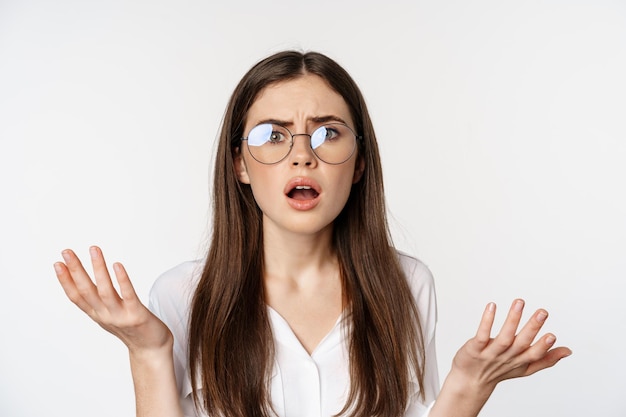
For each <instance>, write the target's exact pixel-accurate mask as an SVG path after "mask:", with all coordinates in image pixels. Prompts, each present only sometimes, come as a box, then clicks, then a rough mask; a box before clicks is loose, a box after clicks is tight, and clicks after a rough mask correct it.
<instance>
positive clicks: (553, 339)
mask: <svg viewBox="0 0 626 417" xmlns="http://www.w3.org/2000/svg"><path fill="white" fill-rule="evenodd" d="M554 342H556V337H554V336H552V335H550V336H548V337H546V344H547V345H552V344H554Z"/></svg>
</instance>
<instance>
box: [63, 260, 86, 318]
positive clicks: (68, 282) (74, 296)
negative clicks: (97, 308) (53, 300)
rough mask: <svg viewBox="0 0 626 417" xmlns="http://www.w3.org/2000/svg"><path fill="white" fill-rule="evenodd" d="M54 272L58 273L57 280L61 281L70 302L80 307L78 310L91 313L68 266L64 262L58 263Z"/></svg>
mask: <svg viewBox="0 0 626 417" xmlns="http://www.w3.org/2000/svg"><path fill="white" fill-rule="evenodd" d="M54 272H55V273H56V276H57V279H58V280H59V283H60V284H61V287H62V288H63V292H65V295H66V296H67V298H69V299H70V301H72V302H73V303H74V304H76V306H78V308H80V309H81V310H83V311H84V312H85V313H90V312H91V311H92V308H91V306H90V305H89V304H88V303H87V302H86V301H85V299H84V298H83V297H82V296H81V295H80V293H79V291H78V288H76V284H75V283H74V280H73V279H72V276H71V275H70V272H69V271H68V270H67V266H65V264H64V263H62V262H56V263H55V264H54Z"/></svg>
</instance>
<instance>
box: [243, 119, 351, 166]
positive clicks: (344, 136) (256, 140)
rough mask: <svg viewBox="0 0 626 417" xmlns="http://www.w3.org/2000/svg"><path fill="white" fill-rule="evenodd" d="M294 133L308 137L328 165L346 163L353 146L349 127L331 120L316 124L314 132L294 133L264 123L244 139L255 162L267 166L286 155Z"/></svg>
mask: <svg viewBox="0 0 626 417" xmlns="http://www.w3.org/2000/svg"><path fill="white" fill-rule="evenodd" d="M296 136H308V137H309V138H310V139H311V144H310V145H311V149H312V150H313V153H314V154H315V156H317V157H318V158H319V159H320V160H321V161H324V162H326V163H327V164H331V165H339V164H343V163H344V162H346V161H347V160H348V159H350V157H351V156H352V154H353V153H354V150H355V149H356V143H357V139H361V137H360V136H357V135H356V134H355V133H354V131H353V130H352V129H350V128H349V127H348V126H346V125H345V124H343V123H330V124H327V125H323V126H320V127H318V128H317V129H315V130H314V131H313V133H311V134H310V135H309V134H306V133H296V134H295V135H294V134H293V133H291V132H290V131H289V129H287V128H286V127H284V126H281V125H277V124H272V123H263V124H260V125H258V126H255V127H254V128H252V130H251V131H250V133H248V137H247V138H241V140H245V141H247V142H248V149H249V150H250V154H251V155H252V157H253V158H254V159H256V160H257V161H258V162H260V163H262V164H266V165H270V164H276V163H278V162H280V161H282V160H283V159H285V158H286V157H287V155H289V152H291V148H292V147H293V140H294V138H295V137H296Z"/></svg>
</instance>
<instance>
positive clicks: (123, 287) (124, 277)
mask: <svg viewBox="0 0 626 417" xmlns="http://www.w3.org/2000/svg"><path fill="white" fill-rule="evenodd" d="M113 271H114V272H115V278H116V279H117V283H118V284H119V286H120V292H121V293H122V299H123V300H124V302H125V303H135V302H140V301H139V298H138V297H137V293H136V292H135V288H134V287H133V284H132V282H130V278H129V277H128V273H127V272H126V268H124V265H122V264H121V263H118V262H116V263H114V264H113Z"/></svg>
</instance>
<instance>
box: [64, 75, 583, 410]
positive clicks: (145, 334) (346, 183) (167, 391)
mask: <svg viewBox="0 0 626 417" xmlns="http://www.w3.org/2000/svg"><path fill="white" fill-rule="evenodd" d="M329 115H330V116H333V117H338V118H341V119H343V120H345V121H346V123H347V124H348V125H350V126H353V124H352V120H351V118H350V113H349V111H348V107H347V105H346V103H345V102H344V100H343V99H342V98H341V96H339V95H338V94H337V93H335V92H334V91H332V90H331V89H330V88H329V87H328V85H326V83H325V82H324V81H323V80H322V79H321V78H319V77H317V76H313V75H306V76H303V77H300V78H298V79H295V80H291V81H287V82H282V83H277V84H274V85H272V86H269V87H267V88H266V89H265V90H264V91H263V92H262V94H261V95H260V96H259V97H258V98H257V100H256V101H255V102H254V103H253V105H252V107H251V108H250V110H249V112H248V117H247V120H246V124H245V131H246V133H247V132H248V131H249V130H250V129H251V128H252V127H254V126H255V125H256V124H258V123H259V122H260V121H263V120H267V119H279V120H282V121H286V122H288V124H287V127H288V128H289V129H290V130H291V131H292V132H294V133H310V132H311V131H312V130H313V129H314V128H315V127H316V126H317V123H316V122H315V121H314V118H316V117H320V116H329ZM308 141H309V139H308V138H307V137H306V136H297V137H296V138H295V143H294V146H293V149H292V151H291V153H290V154H289V156H288V157H287V158H286V159H284V160H283V161H281V162H280V163H278V164H274V165H264V164H261V163H259V162H257V161H255V160H254V159H253V158H251V156H250V154H249V152H248V151H247V149H246V147H245V146H243V147H242V148H241V149H239V150H238V152H237V155H236V158H235V170H236V172H237V175H238V178H239V180H240V181H241V182H242V183H245V184H250V186H251V187H252V190H253V193H254V196H255V199H256V201H257V203H258V205H259V207H260V208H261V210H262V212H263V232H264V248H265V253H264V260H265V269H266V275H265V276H264V277H263V279H264V285H265V289H266V296H267V298H266V302H267V304H268V305H269V306H270V307H272V308H273V309H274V310H276V311H277V312H278V313H279V314H281V315H282V316H283V318H285V320H286V321H287V322H288V323H289V325H290V326H291V328H292V330H293V331H294V333H295V334H296V336H297V337H298V338H299V340H300V341H301V343H302V345H303V347H304V348H305V349H306V350H307V351H308V352H309V353H311V352H313V351H314V349H315V347H316V346H317V344H318V343H319V342H320V341H321V339H322V338H323V337H324V336H325V335H326V334H327V333H328V332H329V331H330V329H331V328H332V326H333V325H334V323H335V322H336V320H337V318H338V316H339V315H340V314H341V311H342V308H343V304H344V303H343V301H344V300H343V299H342V295H341V283H340V279H339V269H338V263H337V258H336V256H335V254H334V252H333V250H332V245H331V237H332V228H333V221H334V219H335V218H336V217H337V215H338V214H339V212H340V211H341V209H342V208H343V206H344V205H345V202H346V201H347V198H348V196H349V193H350V189H351V186H352V184H354V183H355V182H357V181H359V179H360V177H361V174H362V172H363V162H362V160H361V159H359V156H358V154H355V155H353V156H352V157H351V158H350V159H349V160H348V161H346V162H345V163H344V164H340V165H329V164H325V163H324V162H322V161H320V160H318V159H317V158H316V157H315V155H314V154H313V152H312V151H311V148H310V147H309V142H308ZM294 177H307V178H311V179H312V180H314V181H315V182H316V183H317V184H319V186H320V188H321V193H320V198H319V203H318V204H317V205H316V206H315V207H314V208H312V209H309V210H297V209H294V208H293V207H292V206H291V205H290V204H289V203H288V201H287V199H286V197H285V185H286V184H287V183H288V182H289V181H290V179H292V178H294ZM62 255H63V260H64V262H57V263H56V264H55V265H54V268H55V272H56V275H57V278H58V280H59V282H60V284H61V286H62V287H63V290H64V291H65V293H66V295H67V297H68V298H69V299H70V300H71V301H72V302H73V303H74V304H76V305H77V306H78V307H79V308H80V309H81V310H82V311H83V312H85V313H86V314H87V315H88V316H89V317H91V318H92V319H93V320H94V321H95V322H96V323H98V324H99V325H100V326H102V327H103V328H104V329H105V330H107V331H108V332H110V333H112V334H114V335H115V336H117V337H118V338H119V339H121V340H122V341H123V342H124V344H126V346H127V347H128V350H129V356H130V362H131V369H132V374H133V381H134V386H135V396H136V404H137V416H141V417H147V416H150V417H155V416H157V417H160V416H163V417H165V416H167V417H172V416H182V411H181V409H180V406H179V403H178V395H177V392H176V382H175V376H174V366H173V357H172V344H173V338H172V335H171V333H170V331H169V330H168V328H167V327H166V326H165V325H164V324H163V322H161V321H160V320H159V319H158V318H157V317H156V316H154V315H153V314H152V313H151V312H150V311H149V310H148V309H147V308H146V307H145V306H144V305H143V304H142V303H141V302H140V300H139V299H138V297H137V295H136V293H135V291H134V289H133V287H132V284H131V282H130V280H129V278H128V275H127V273H126V271H125V270H124V267H123V266H122V265H121V264H119V263H115V264H113V271H114V273H115V276H116V279H117V282H118V284H119V287H120V293H118V292H116V290H115V289H114V287H113V284H112V281H111V277H110V275H109V272H108V270H107V266H106V263H105V260H104V257H103V255H102V252H101V250H100V249H99V248H97V247H92V248H91V249H90V256H91V263H92V265H93V271H94V274H93V275H94V278H95V282H94V281H93V280H92V279H91V278H90V276H89V274H88V273H87V272H86V271H85V269H84V267H83V266H82V264H81V262H80V260H79V259H78V258H77V257H76V255H75V254H74V252H72V251H71V250H69V249H68V250H65V251H63V252H62ZM523 307H524V302H523V301H522V300H515V301H514V302H513V304H512V306H511V308H510V309H509V312H508V315H507V318H506V320H505V322H504V324H503V326H502V328H501V330H500V332H499V333H498V334H497V335H496V336H495V337H492V336H491V334H492V330H493V329H492V327H493V323H494V317H495V313H496V307H495V305H494V304H493V303H490V304H488V305H487V307H486V309H485V311H484V313H483V315H482V318H481V320H480V324H479V327H478V331H477V332H476V335H475V336H474V337H473V338H472V339H470V340H468V341H467V342H466V343H465V344H464V345H463V346H462V347H461V349H459V351H458V352H457V354H456V356H455V357H454V360H453V363H452V367H451V370H450V373H449V374H448V376H447V377H446V379H445V381H444V384H443V386H442V389H441V392H440V394H439V396H438V398H437V401H436V403H435V406H434V407H433V409H432V410H431V413H430V417H451V416H454V417H475V416H477V415H478V413H479V411H480V409H481V408H482V407H483V405H484V404H485V402H486V401H487V399H488V398H489V396H490V395H491V393H492V392H493V390H494V389H495V387H496V385H497V384H498V383H499V382H501V381H503V380H506V379H511V378H517V377H523V376H528V375H532V374H533V373H535V372H538V371H540V370H542V369H545V368H548V367H551V366H553V365H554V364H556V363H557V362H558V361H559V360H560V359H562V358H564V357H566V356H569V355H570V354H571V351H570V350H569V349H568V348H566V347H558V348H553V346H554V343H555V340H556V338H555V336H554V335H552V334H550V333H548V334H545V335H543V336H541V337H538V335H539V332H540V330H541V328H542V326H543V324H544V323H545V320H546V318H547V317H548V313H547V311H545V310H543V309H539V310H537V311H536V312H535V313H534V314H533V315H532V317H531V318H530V319H529V320H528V321H527V322H526V323H525V324H524V325H523V326H522V327H521V329H520V322H521V317H522V312H523Z"/></svg>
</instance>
